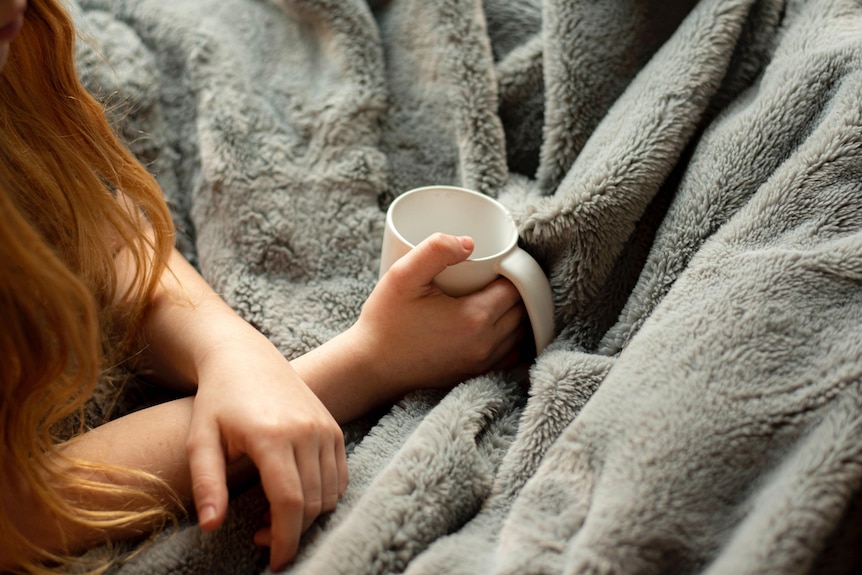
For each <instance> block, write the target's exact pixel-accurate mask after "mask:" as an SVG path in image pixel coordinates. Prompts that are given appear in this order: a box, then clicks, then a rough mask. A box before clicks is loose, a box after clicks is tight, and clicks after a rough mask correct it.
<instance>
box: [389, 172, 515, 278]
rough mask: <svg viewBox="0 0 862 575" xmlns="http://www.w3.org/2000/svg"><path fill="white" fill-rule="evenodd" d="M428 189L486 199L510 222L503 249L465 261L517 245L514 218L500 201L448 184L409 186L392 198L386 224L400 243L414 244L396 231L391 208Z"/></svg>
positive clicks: (496, 255) (486, 258)
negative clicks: (510, 235)
mask: <svg viewBox="0 0 862 575" xmlns="http://www.w3.org/2000/svg"><path fill="white" fill-rule="evenodd" d="M428 190H443V191H452V192H458V193H465V194H469V195H472V196H474V197H478V198H480V199H481V200H482V201H486V202H488V203H490V204H491V205H493V206H495V207H496V208H497V209H498V210H500V211H501V212H502V213H503V215H504V216H505V217H506V219H507V220H508V221H509V223H510V224H511V227H512V232H513V233H512V238H511V240H509V242H508V243H507V244H506V246H505V247H504V248H503V249H501V250H498V251H497V252H494V253H493V254H491V255H488V256H484V257H479V258H474V257H472V254H471V256H470V257H469V258H467V259H466V260H465V262H484V261H490V260H494V259H497V258H499V257H501V256H503V255H505V254H507V253H509V252H510V251H512V249H513V248H514V247H515V246H517V245H518V240H519V234H518V226H517V224H516V223H515V218H514V217H512V214H511V212H509V210H508V209H507V208H506V206H504V205H503V204H502V203H500V202H499V201H497V200H496V199H494V198H492V197H491V196H488V195H485V194H483V193H481V192H477V191H475V190H471V189H469V188H463V187H461V186H450V185H431V186H421V187H419V188H411V189H409V190H407V191H406V192H404V193H403V194H400V195H399V196H398V197H396V198H395V199H394V200H392V203H391V204H389V208H388V209H387V210H386V226H387V227H388V228H389V230H390V231H391V232H392V233H393V234H395V236H396V237H397V238H398V240H399V241H401V242H402V243H404V244H405V245H407V246H410V248H411V249H412V248H415V247H416V244H414V243H413V242H411V241H409V240H407V238H405V237H404V236H403V235H402V234H401V232H400V231H398V228H397V227H396V226H395V222H394V221H393V220H392V217H393V216H392V213H393V209H394V208H395V205H396V204H398V203H399V202H400V201H401V200H402V198H405V197H407V196H412V195H415V194H416V193H419V192H426V191H428ZM462 263H463V262H462Z"/></svg>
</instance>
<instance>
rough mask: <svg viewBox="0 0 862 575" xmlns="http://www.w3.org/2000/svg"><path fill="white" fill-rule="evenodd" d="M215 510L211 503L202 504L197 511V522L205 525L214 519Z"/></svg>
mask: <svg viewBox="0 0 862 575" xmlns="http://www.w3.org/2000/svg"><path fill="white" fill-rule="evenodd" d="M215 516H216V510H215V506H213V505H204V506H203V507H201V509H200V511H198V523H200V524H201V525H205V524H207V523H209V522H211V521H213V520H214V519H215Z"/></svg>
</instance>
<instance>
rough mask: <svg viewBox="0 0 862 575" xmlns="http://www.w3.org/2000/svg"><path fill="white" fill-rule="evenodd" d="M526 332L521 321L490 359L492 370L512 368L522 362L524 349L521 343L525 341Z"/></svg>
mask: <svg viewBox="0 0 862 575" xmlns="http://www.w3.org/2000/svg"><path fill="white" fill-rule="evenodd" d="M525 332H526V329H525V328H524V324H523V323H521V324H520V325H519V327H518V328H517V329H516V330H515V331H513V332H511V333H509V334H508V335H507V336H506V338H505V339H503V341H502V342H501V343H500V345H499V346H497V349H496V350H494V354H493V356H492V357H491V361H490V365H491V368H490V369H491V370H492V371H496V370H508V369H512V368H514V367H516V366H517V365H519V364H520V363H521V360H522V356H523V350H522V348H521V346H520V345H519V344H520V343H521V342H522V341H523V339H524V334H525Z"/></svg>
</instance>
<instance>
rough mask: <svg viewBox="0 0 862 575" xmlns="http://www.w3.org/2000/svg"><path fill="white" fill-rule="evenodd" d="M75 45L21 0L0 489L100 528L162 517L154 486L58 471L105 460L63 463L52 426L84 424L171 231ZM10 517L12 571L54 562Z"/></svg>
mask: <svg viewBox="0 0 862 575" xmlns="http://www.w3.org/2000/svg"><path fill="white" fill-rule="evenodd" d="M74 42H75V33H74V29H73V26H72V22H71V19H70V17H69V15H68V14H67V13H66V12H65V10H64V9H63V8H62V7H61V6H60V4H59V3H58V1H57V0H30V5H29V8H28V11H27V14H26V18H25V24H24V28H23V29H22V31H21V33H20V35H19V37H18V38H16V39H15V40H14V41H13V42H12V44H11V46H10V52H9V58H8V61H7V64H6V67H5V68H4V69H3V70H2V71H0V133H2V138H0V314H2V317H3V318H4V319H3V323H4V325H3V328H2V330H0V357H2V358H3V359H2V361H0V398H2V400H0V401H2V403H0V435H1V436H0V464H2V468H0V497H2V494H4V493H7V494H8V493H10V492H11V491H12V487H14V485H12V484H13V483H15V484H16V485H19V486H20V482H26V484H28V485H29V487H28V489H30V490H31V492H32V493H33V495H34V496H35V497H36V498H37V500H38V501H39V502H41V503H42V504H43V506H44V507H45V508H46V509H48V510H49V511H50V512H51V513H52V515H53V516H54V517H56V518H57V521H58V525H59V524H60V522H63V523H64V524H65V523H69V522H71V523H73V524H77V525H79V526H82V527H86V528H89V529H93V530H96V531H104V530H106V529H108V528H116V527H123V526H124V525H131V524H132V523H140V522H141V521H142V520H144V521H151V522H153V523H154V524H155V523H157V522H159V521H164V520H165V519H166V518H168V517H170V515H169V513H168V512H167V510H166V508H165V507H164V505H162V504H161V503H160V502H159V498H158V497H156V496H155V495H152V493H154V491H153V490H152V489H150V490H147V489H146V488H145V487H140V488H132V487H124V486H118V485H116V484H115V483H114V484H112V483H110V482H108V481H107V480H99V479H93V478H90V479H84V477H85V475H84V474H68V473H60V471H59V469H60V468H61V466H60V465H58V462H63V463H64V465H67V466H68V465H74V466H76V467H77V468H79V469H89V470H91V471H95V472H99V471H103V470H108V468H105V467H100V466H95V465H92V464H87V463H86V462H81V461H69V460H68V459H65V458H64V457H63V456H62V453H61V451H60V449H59V447H58V443H59V439H58V438H57V437H56V436H55V433H54V432H55V430H56V428H57V426H58V425H59V424H60V423H61V422H63V421H66V420H68V419H69V418H70V417H76V416H77V417H78V421H80V422H81V426H80V427H79V430H78V431H79V432H83V431H84V429H83V408H84V405H85V404H86V402H87V400H88V399H89V397H90V396H91V395H92V393H93V391H94V388H95V386H96V384H97V382H98V380H99V377H100V375H101V374H103V372H104V371H105V366H109V365H116V364H117V363H118V362H121V361H122V360H123V359H125V358H127V357H128V354H130V353H131V352H132V351H133V350H134V349H135V346H136V345H137V342H138V338H139V335H140V334H139V332H138V329H136V328H137V326H139V325H140V324H141V321H142V319H143V317H144V315H145V314H146V312H147V302H148V301H149V300H150V299H151V297H152V295H153V293H154V291H155V289H156V288H157V286H158V282H159V279H160V277H161V274H162V272H163V271H164V270H165V265H166V264H165V262H166V261H167V259H168V257H169V253H170V250H171V248H172V245H173V234H174V231H173V226H172V223H171V218H170V214H169V212H168V209H167V206H166V204H165V201H164V199H163V197H162V194H161V191H160V189H159V187H158V185H157V183H156V181H155V180H154V179H153V177H152V176H151V175H150V174H149V173H148V172H147V171H146V170H145V169H144V168H143V167H142V166H141V165H140V164H139V163H138V162H137V160H136V159H135V158H134V156H133V155H132V154H131V153H130V152H129V151H128V150H127V149H126V148H125V147H124V146H122V145H121V144H120V143H119V141H118V140H117V138H116V137H115V135H114V132H113V130H112V129H111V127H110V125H109V124H108V122H107V121H106V119H105V116H104V110H103V108H102V107H101V106H100V104H99V103H98V102H96V101H95V100H94V99H93V98H92V97H91V96H90V95H89V94H88V93H87V92H86V90H84V88H83V87H82V86H81V84H80V82H79V80H78V76H77V73H76V69H75V59H74V55H75V50H74ZM119 250H128V251H129V253H130V254H131V255H132V257H133V260H134V262H135V277H134V280H133V281H132V283H131V285H130V286H129V288H128V289H127V290H124V293H118V291H119V288H118V281H117V272H116V268H115V263H114V258H115V256H116V254H117V252H118V251H119ZM112 471H118V470H115V469H114V470H112ZM122 472H123V473H126V474H129V476H130V477H134V478H135V479H136V480H138V481H137V484H139V485H142V486H146V485H149V486H151V487H152V485H156V484H158V485H161V483H160V481H159V480H158V479H157V478H155V477H153V476H150V475H148V474H145V473H142V472H133V471H131V470H122ZM90 476H91V477H94V478H98V477H104V476H105V475H104V474H102V475H100V474H99V473H94V474H90ZM14 478H17V480H16V479H14ZM16 481H17V482H18V483H16ZM162 487H164V486H162ZM70 490H72V491H74V490H78V491H79V492H80V490H84V491H87V492H93V493H96V492H98V493H103V494H106V495H112V496H117V497H120V498H122V497H123V496H124V495H129V496H135V497H137V499H136V500H140V498H141V496H144V497H145V500H147V501H149V502H150V503H151V504H152V505H151V506H148V507H147V508H146V509H136V510H131V511H130V510H119V509H118V510H116V511H105V510H103V509H101V510H94V509H88V508H86V506H84V505H83V504H82V503H80V502H76V501H75V500H74V499H75V498H69V497H64V496H63V495H62V494H63V493H64V492H65V493H67V494H68V493H70ZM148 493H149V495H148ZM14 519H15V518H13V517H9V515H8V511H7V508H6V506H5V505H4V506H3V507H2V508H0V549H2V554H3V555H5V556H8V558H9V559H11V560H12V561H13V562H14V563H16V564H20V565H21V567H20V568H19V569H20V570H22V571H23V572H32V573H36V572H46V570H47V568H46V567H44V566H43V565H44V562H45V561H49V562H51V563H54V564H56V565H59V566H62V564H63V562H64V561H65V559H64V556H65V555H66V554H65V553H63V552H61V553H59V554H57V553H53V552H51V551H49V550H46V549H39V548H38V546H36V545H35V544H34V543H33V542H31V541H29V540H28V538H27V537H26V536H25V535H24V534H23V533H21V531H20V530H19V529H18V528H16V523H15V521H14Z"/></svg>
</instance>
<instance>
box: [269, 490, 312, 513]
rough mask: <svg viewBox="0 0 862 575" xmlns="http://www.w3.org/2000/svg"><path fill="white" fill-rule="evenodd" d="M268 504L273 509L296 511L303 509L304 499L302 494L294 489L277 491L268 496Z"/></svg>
mask: <svg viewBox="0 0 862 575" xmlns="http://www.w3.org/2000/svg"><path fill="white" fill-rule="evenodd" d="M268 498H269V503H270V504H271V505H272V506H273V507H278V508H281V509H290V510H295V511H298V510H300V509H303V508H304V507H305V499H304V498H303V496H302V493H301V492H299V491H296V490H294V489H279V490H276V491H275V492H274V493H270V494H269V495H268Z"/></svg>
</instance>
